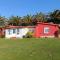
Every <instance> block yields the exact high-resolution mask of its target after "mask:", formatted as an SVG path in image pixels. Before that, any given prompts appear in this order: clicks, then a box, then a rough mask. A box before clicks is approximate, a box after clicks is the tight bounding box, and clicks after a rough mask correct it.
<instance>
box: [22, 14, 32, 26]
mask: <svg viewBox="0 0 60 60" xmlns="http://www.w3.org/2000/svg"><path fill="white" fill-rule="evenodd" d="M23 21H24V23H25V25H30V24H31V23H32V16H31V15H26V16H24V17H23Z"/></svg>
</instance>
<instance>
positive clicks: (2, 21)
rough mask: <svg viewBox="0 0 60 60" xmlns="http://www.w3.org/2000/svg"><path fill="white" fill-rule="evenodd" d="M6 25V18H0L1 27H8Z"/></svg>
mask: <svg viewBox="0 0 60 60" xmlns="http://www.w3.org/2000/svg"><path fill="white" fill-rule="evenodd" d="M5 23H6V18H5V17H2V16H0V27H1V26H5V25H6V24H5Z"/></svg>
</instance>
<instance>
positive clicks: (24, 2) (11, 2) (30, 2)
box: [0, 0, 60, 17]
mask: <svg viewBox="0 0 60 60" xmlns="http://www.w3.org/2000/svg"><path fill="white" fill-rule="evenodd" d="M56 9H60V0H0V15H1V16H5V17H10V16H13V15H14V16H25V15H27V14H31V15H33V14H35V13H37V12H43V13H45V14H46V13H49V12H51V11H54V10H56Z"/></svg>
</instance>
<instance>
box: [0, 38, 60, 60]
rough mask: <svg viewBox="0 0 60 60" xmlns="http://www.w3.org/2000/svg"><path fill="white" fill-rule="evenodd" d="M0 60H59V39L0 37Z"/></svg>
mask: <svg viewBox="0 0 60 60" xmlns="http://www.w3.org/2000/svg"><path fill="white" fill-rule="evenodd" d="M0 60H60V40H59V39H57V38H54V39H52V38H40V39H37V38H36V39H34V38H30V39H28V38H27V39H11V40H10V39H1V38H0Z"/></svg>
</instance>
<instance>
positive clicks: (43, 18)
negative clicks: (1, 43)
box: [0, 10, 60, 26]
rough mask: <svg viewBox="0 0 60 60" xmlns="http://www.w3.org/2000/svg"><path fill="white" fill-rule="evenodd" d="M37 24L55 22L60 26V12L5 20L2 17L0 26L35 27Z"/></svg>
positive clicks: (13, 17)
mask: <svg viewBox="0 0 60 60" xmlns="http://www.w3.org/2000/svg"><path fill="white" fill-rule="evenodd" d="M37 22H53V23H55V24H60V10H55V11H53V12H50V13H49V14H47V15H46V14H44V13H42V12H38V13H36V14H34V15H29V14H27V15H26V16H23V17H20V16H11V17H10V18H5V17H4V16H0V26H7V25H14V26H34V25H36V24H37Z"/></svg>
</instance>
